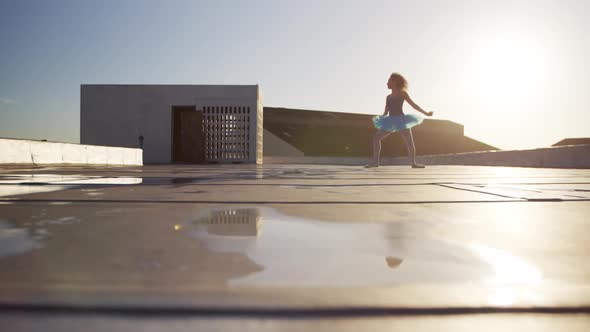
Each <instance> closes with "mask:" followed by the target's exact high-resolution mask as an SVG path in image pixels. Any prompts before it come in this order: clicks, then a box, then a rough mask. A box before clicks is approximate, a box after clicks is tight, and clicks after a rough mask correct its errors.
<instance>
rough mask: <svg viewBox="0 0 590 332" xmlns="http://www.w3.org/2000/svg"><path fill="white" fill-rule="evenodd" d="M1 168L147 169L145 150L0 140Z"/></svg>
mask: <svg viewBox="0 0 590 332" xmlns="http://www.w3.org/2000/svg"><path fill="white" fill-rule="evenodd" d="M0 164H31V165H38V164H74V165H143V157H142V150H141V149H131V148H119V147H110V146H96V145H80V144H72V143H57V142H43V141H32V140H22V139H8V138H0Z"/></svg>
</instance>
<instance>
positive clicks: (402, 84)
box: [389, 73, 408, 91]
mask: <svg viewBox="0 0 590 332" xmlns="http://www.w3.org/2000/svg"><path fill="white" fill-rule="evenodd" d="M389 81H390V82H392V83H393V86H395V87H396V88H398V89H400V90H403V91H405V90H407V89H408V81H407V80H406V79H405V77H403V76H402V75H401V74H400V73H393V74H391V76H389Z"/></svg>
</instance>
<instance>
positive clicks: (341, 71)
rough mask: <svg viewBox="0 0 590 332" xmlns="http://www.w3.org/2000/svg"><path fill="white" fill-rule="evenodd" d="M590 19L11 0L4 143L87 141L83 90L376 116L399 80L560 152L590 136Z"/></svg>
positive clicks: (342, 6) (585, 5)
mask: <svg viewBox="0 0 590 332" xmlns="http://www.w3.org/2000/svg"><path fill="white" fill-rule="evenodd" d="M588 14H590V1H586V0H579V1H574V0H570V1H568V0H565V1H548V0H538V1H537V0H511V1H505V0H498V1H485V2H484V1H469V0H445V1H435V0H431V1H424V0H418V1H395V0H374V1H372V0H367V1H362V2H361V1H347V0H339V1H326V0H298V1H279V0H268V1H267V0H251V1H245V0H244V1H223V0H216V1H198V0H191V1H163V0H161V1H151V0H119V1H111V0H108V1H107V0H103V1H96V0H93V1H88V0H71V1H63V0H52V1H41V0H39V1H29V0H0V45H1V51H0V137H19V138H34V139H41V138H45V139H48V140H57V141H68V142H78V138H79V103H80V100H79V98H80V96H79V93H80V84H85V83H88V84H89V83H104V84H106V83H122V84H150V83H153V84H259V85H260V86H261V88H262V92H263V95H264V104H265V105H266V106H281V107H296V108H307V109H317V110H330V111H340V112H355V113H367V114H379V113H381V112H382V110H383V103H384V100H385V95H386V94H387V93H388V91H387V89H386V86H385V83H386V80H387V78H388V75H389V73H391V72H392V71H398V72H401V73H402V74H404V75H405V76H406V77H407V78H408V80H409V81H410V94H411V96H412V97H413V98H414V100H415V101H416V102H417V103H418V104H419V105H421V106H422V107H423V108H425V109H427V110H433V111H434V112H435V118H439V119H447V120H452V121H456V122H459V123H462V124H464V125H465V129H466V134H467V135H469V136H471V137H474V138H476V139H480V140H482V141H484V142H486V143H489V144H492V145H496V146H498V147H500V148H506V149H510V148H530V147H540V146H548V145H550V144H552V143H554V142H556V141H558V140H559V139H561V138H564V137H584V136H586V137H589V136H590V115H589V112H590V61H589V60H588V59H590V34H589V31H590V20H588V19H587V17H588ZM406 112H411V110H410V109H409V108H406ZM114 121H115V120H114ZM418 148H419V147H418Z"/></svg>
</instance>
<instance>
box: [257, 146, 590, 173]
mask: <svg viewBox="0 0 590 332" xmlns="http://www.w3.org/2000/svg"><path fill="white" fill-rule="evenodd" d="M416 159H417V160H418V162H420V163H423V164H426V165H472V166H512V167H548V168H590V145H574V146H562V147H551V148H542V149H533V150H513V151H484V152H468V153H456V154H446V155H432V156H420V157H417V158H416ZM367 161H368V157H367V158H334V157H265V158H264V162H265V163H269V164H273V163H274V164H285V163H288V164H326V165H327V164H334V165H364V164H365V163H366V162H367ZM381 164H382V165H407V164H408V158H407V157H404V158H382V159H381Z"/></svg>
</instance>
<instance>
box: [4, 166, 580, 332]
mask: <svg viewBox="0 0 590 332" xmlns="http://www.w3.org/2000/svg"><path fill="white" fill-rule="evenodd" d="M0 169H1V170H0V326H7V327H9V329H8V330H10V331H19V330H47V329H50V330H51V329H54V328H57V329H61V330H76V329H81V328H84V329H85V330H105V331H106V330H108V331H123V330H125V331H129V330H135V329H137V330H141V329H144V328H147V327H151V328H154V329H160V330H161V329H170V330H174V331H177V330H178V331H184V330H195V328H196V329H216V330H232V329H239V330H247V331H250V330H252V331H268V330H275V329H285V328H289V329H290V328H293V329H306V330H320V329H327V330H338V331H341V330H346V331H348V330H351V331H352V330H355V331H358V330H391V329H392V327H393V328H398V329H407V330H416V329H427V330H452V331H471V330H473V329H475V328H476V327H477V328H478V329H479V330H486V328H489V329H490V331H491V330H506V329H516V328H518V329H519V330H522V331H529V330H530V331H539V330H547V331H549V330H556V329H565V330H579V331H582V330H587V328H588V326H590V316H589V315H588V314H589V313H590V262H589V260H588V253H589V252H590V244H589V242H588V229H589V226H590V219H589V218H588V215H590V170H583V169H581V170H567V169H543V168H510V167H476V166H429V167H427V168H426V169H411V168H409V167H407V166H385V167H380V168H377V169H364V168H362V167H358V166H322V165H264V166H260V165H258V166H257V165H211V166H203V165H200V166H189V165H185V166H181V165H176V166H143V167H96V168H92V167H74V166H69V167H60V166H57V167H48V166H45V167H43V166H36V167H34V166H1V168H0ZM31 318H34V319H31Z"/></svg>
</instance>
